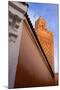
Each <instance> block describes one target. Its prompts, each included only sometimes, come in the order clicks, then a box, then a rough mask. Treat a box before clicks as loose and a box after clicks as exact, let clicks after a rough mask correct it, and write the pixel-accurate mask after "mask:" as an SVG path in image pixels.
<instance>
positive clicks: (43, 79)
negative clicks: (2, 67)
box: [14, 23, 54, 88]
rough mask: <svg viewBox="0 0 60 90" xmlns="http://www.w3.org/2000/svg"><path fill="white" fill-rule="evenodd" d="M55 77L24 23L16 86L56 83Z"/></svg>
mask: <svg viewBox="0 0 60 90" xmlns="http://www.w3.org/2000/svg"><path fill="white" fill-rule="evenodd" d="M53 82H54V81H53V78H52V77H51V74H50V72H49V70H48V68H47V67H46V64H45V63H44V58H43V57H42V55H41V53H39V51H38V49H37V47H36V44H35V42H34V40H33V38H32V36H31V34H30V32H29V30H28V28H27V26H26V24H25V23H23V30H22V37H21V44H20V53H19V58H18V65H17V70H16V77H15V85H14V87H15V88H18V87H28V86H29V87H30V86H44V85H54V83H53Z"/></svg>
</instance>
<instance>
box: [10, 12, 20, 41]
mask: <svg viewBox="0 0 60 90" xmlns="http://www.w3.org/2000/svg"><path fill="white" fill-rule="evenodd" d="M20 22H21V19H20V18H19V17H18V16H17V15H14V14H12V13H11V11H9V26H10V29H9V41H13V42H15V41H16V39H17V37H18V29H19V25H20Z"/></svg>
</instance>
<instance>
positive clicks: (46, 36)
mask: <svg viewBox="0 0 60 90" xmlns="http://www.w3.org/2000/svg"><path fill="white" fill-rule="evenodd" d="M35 29H36V30H37V36H38V38H39V41H40V43H41V46H42V48H43V50H44V52H45V54H46V56H47V59H48V61H49V63H50V66H51V68H52V70H53V71H54V34H53V32H50V31H48V29H47V27H46V20H45V19H43V18H42V17H41V16H40V17H39V18H38V20H37V21H36V22H35Z"/></svg>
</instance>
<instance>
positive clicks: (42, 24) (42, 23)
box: [35, 16, 46, 30]
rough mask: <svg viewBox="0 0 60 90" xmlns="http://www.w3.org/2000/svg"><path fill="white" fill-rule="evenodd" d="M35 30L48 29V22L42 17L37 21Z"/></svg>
mask: <svg viewBox="0 0 60 90" xmlns="http://www.w3.org/2000/svg"><path fill="white" fill-rule="evenodd" d="M35 28H36V29H37V30H38V29H42V30H44V29H45V28H46V20H45V19H44V18H42V17H41V16H40V17H39V18H38V19H37V21H36V22H35Z"/></svg>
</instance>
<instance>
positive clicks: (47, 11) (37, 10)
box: [28, 3, 58, 73]
mask: <svg viewBox="0 0 60 90" xmlns="http://www.w3.org/2000/svg"><path fill="white" fill-rule="evenodd" d="M28 15H29V17H30V19H31V22H32V24H33V26H34V25H35V21H36V20H37V19H38V17H39V16H42V17H43V18H44V19H45V20H46V21H47V28H48V30H49V31H52V32H54V66H55V72H56V73H57V72H58V5H57V4H46V3H29V8H28ZM34 27H35V26H34Z"/></svg>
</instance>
